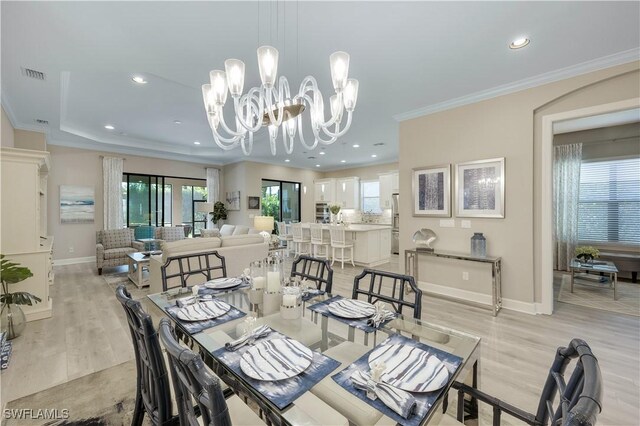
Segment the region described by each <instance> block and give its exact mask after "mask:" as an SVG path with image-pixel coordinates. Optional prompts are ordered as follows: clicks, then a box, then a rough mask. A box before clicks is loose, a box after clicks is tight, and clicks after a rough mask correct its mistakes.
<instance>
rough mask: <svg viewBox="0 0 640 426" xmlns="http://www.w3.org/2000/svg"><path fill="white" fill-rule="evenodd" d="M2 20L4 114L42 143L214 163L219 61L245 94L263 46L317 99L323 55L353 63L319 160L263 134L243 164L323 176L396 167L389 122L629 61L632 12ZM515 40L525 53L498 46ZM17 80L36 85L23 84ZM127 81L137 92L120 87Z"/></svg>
mask: <svg viewBox="0 0 640 426" xmlns="http://www.w3.org/2000/svg"><path fill="white" fill-rule="evenodd" d="M1 8H2V10H1V12H2V104H3V106H4V108H5V110H6V111H7V113H8V115H9V117H10V119H11V120H12V122H13V124H14V125H15V126H16V127H18V128H25V129H32V130H40V131H46V132H48V133H49V142H50V143H51V144H60V145H68V146H76V147H85V148H89V149H100V150H105V151H113V152H121V153H137V154H142V155H148V156H154V157H165V158H175V159H181V160H188V161H198V162H205V163H212V164H227V163H231V162H235V161H239V160H242V159H243V158H244V156H243V154H242V152H241V150H240V149H239V148H238V149H237V150H234V151H230V152H229V151H227V152H224V151H222V150H221V149H219V148H217V146H215V144H214V142H213V138H212V136H211V133H210V130H209V128H208V125H207V121H206V117H205V113H204V110H203V107H202V100H201V94H200V85H201V84H203V83H205V82H206V81H207V79H208V73H209V71H210V70H212V69H223V62H224V60H225V59H227V58H239V59H242V60H243V61H245V62H246V64H247V80H246V83H245V89H246V88H247V87H250V86H252V85H256V84H257V83H258V81H259V77H258V68H257V60H256V54H255V51H256V48H257V47H258V46H259V45H261V44H273V45H274V46H276V47H277V48H278V49H279V50H280V67H279V73H280V74H281V75H282V74H283V75H286V76H287V77H288V78H289V80H290V83H291V84H292V85H293V86H297V85H298V84H299V83H300V80H301V78H302V77H304V76H306V75H308V74H312V75H314V76H315V77H316V78H317V79H318V83H319V84H320V87H321V89H322V90H323V93H325V96H329V95H330V94H331V90H330V87H331V85H330V75H329V55H330V54H331V53H332V52H333V51H336V50H345V51H347V52H349V53H350V54H351V67H350V76H352V77H354V78H358V79H359V80H360V94H359V99H358V105H357V108H356V111H355V113H354V120H353V125H352V128H351V130H350V131H349V133H347V135H346V136H344V137H343V138H342V139H341V140H339V141H338V142H337V143H335V144H334V145H332V146H329V147H326V149H325V150H324V151H325V153H326V155H320V154H319V150H315V151H311V152H304V151H305V150H304V149H303V147H302V146H301V145H300V144H299V143H297V145H296V146H295V150H294V153H293V155H291V156H286V155H285V153H284V149H283V148H282V145H281V144H280V145H279V147H278V150H279V151H278V155H277V156H276V157H273V156H271V154H270V152H269V150H268V147H267V144H266V138H265V137H261V138H258V139H257V140H256V144H255V148H254V154H253V155H252V156H251V159H252V160H254V161H262V162H269V163H275V164H285V163H284V160H285V159H286V158H289V159H290V163H288V164H289V165H293V166H298V167H305V168H307V167H308V168H315V165H316V164H320V166H321V167H320V169H321V170H328V169H335V168H341V167H353V166H361V165H364V164H368V163H374V162H375V163H383V162H390V161H395V160H397V153H398V122H397V120H396V119H404V118H410V117H413V116H415V115H418V114H420V113H424V112H428V111H432V110H435V109H438V108H444V107H446V106H447V105H453V104H455V103H456V102H457V103H460V102H464V99H473V95H474V94H479V93H480V94H484V95H487V94H491V93H499V92H500V91H501V90H506V89H505V88H507V87H511V90H513V89H517V88H518V87H524V86H525V85H526V84H530V83H531V82H533V81H538V82H544V81H549V80H551V79H553V78H560V77H561V76H569V75H570V74H571V73H579V72H586V71H590V70H592V69H597V68H598V67H603V66H610V65H615V64H617V63H623V62H629V61H631V60H634V59H635V60H637V59H638V52H639V46H640V23H639V18H638V17H639V16H640V3H638V2H530V3H529V2H510V3H503V2H486V3H485V2H307V1H303V2H299V3H297V2H278V3H276V2H271V3H267V2H262V3H257V2H2V5H1ZM522 35H526V36H527V37H529V38H530V39H531V44H530V45H529V46H527V47H526V48H524V49H520V50H511V49H509V48H508V44H509V42H511V41H512V40H513V39H515V38H518V37H520V36H522ZM23 68H29V69H34V70H37V71H41V72H43V73H44V74H45V75H46V79H45V80H44V81H40V80H36V79H33V78H29V77H26V76H25V75H24V72H23V71H22V69H23ZM558 70H560V71H558ZM133 75H142V76H144V77H145V78H146V79H147V80H148V83H147V84H144V85H138V84H136V83H134V82H132V80H131V77H132V76H133ZM540 76H542V77H540ZM545 76H546V77H545ZM514 82H518V83H517V84H515V85H514V84H513V83H514ZM492 89H496V90H492ZM465 97H466V98H465ZM452 100H454V101H453V102H452ZM394 117H395V118H394ZM37 119H42V120H47V121H48V122H49V124H48V126H41V125H39V124H37V123H36V122H35V120H37ZM175 120H179V121H180V122H181V124H179V125H178V124H175V123H174V121H175ZM107 124H110V125H113V126H114V127H115V130H111V131H109V130H107V129H105V128H104V126H105V125H107ZM263 135H264V134H263ZM194 141H199V142H200V145H195V144H194ZM425 142H426V141H425ZM380 143H383V144H384V145H376V144H380ZM353 144H359V145H360V148H357V149H356V148H353V147H352V145H353ZM372 154H376V155H377V157H376V158H372V157H371V155H372ZM308 157H316V158H315V159H309V158H308ZM342 160H345V162H344V163H343V162H341V161H342Z"/></svg>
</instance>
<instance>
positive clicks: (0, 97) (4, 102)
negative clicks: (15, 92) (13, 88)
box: [0, 90, 18, 129]
mask: <svg viewBox="0 0 640 426" xmlns="http://www.w3.org/2000/svg"><path fill="white" fill-rule="evenodd" d="M5 93H7V91H6V90H3V91H2V93H1V94H0V102H1V103H2V109H3V110H4V112H5V114H7V118H8V119H9V121H10V122H11V126H12V127H13V128H14V129H16V128H17V127H18V119H17V118H16V114H15V113H14V112H13V108H11V104H9V100H8V99H7V95H6V94H5Z"/></svg>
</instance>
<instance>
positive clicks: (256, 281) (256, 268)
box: [249, 260, 267, 305]
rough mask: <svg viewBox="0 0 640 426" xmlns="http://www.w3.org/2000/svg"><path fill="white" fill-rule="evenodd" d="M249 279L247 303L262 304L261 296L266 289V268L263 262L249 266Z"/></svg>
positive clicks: (256, 262) (258, 261) (257, 261)
mask: <svg viewBox="0 0 640 426" xmlns="http://www.w3.org/2000/svg"><path fill="white" fill-rule="evenodd" d="M249 269H250V272H249V278H250V280H251V289H250V290H249V302H250V303H251V304H253V305H259V304H261V303H262V302H263V294H264V292H265V289H266V287H267V268H266V262H265V261H264V260H256V261H255V262H251V264H250V265H249Z"/></svg>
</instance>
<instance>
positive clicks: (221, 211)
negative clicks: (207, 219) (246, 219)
mask: <svg viewBox="0 0 640 426" xmlns="http://www.w3.org/2000/svg"><path fill="white" fill-rule="evenodd" d="M210 214H211V222H213V224H214V225H216V226H218V221H219V220H220V219H222V220H226V219H227V208H226V207H225V205H224V203H223V202H222V201H216V203H215V204H214V205H213V211H212V212H210Z"/></svg>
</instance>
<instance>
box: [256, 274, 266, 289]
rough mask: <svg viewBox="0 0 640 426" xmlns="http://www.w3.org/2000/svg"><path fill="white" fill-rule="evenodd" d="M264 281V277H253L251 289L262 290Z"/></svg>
mask: <svg viewBox="0 0 640 426" xmlns="http://www.w3.org/2000/svg"><path fill="white" fill-rule="evenodd" d="M266 281H267V279H266V278H265V277H254V278H253V288H254V289H256V290H262V289H263V288H264V284H265V282H266Z"/></svg>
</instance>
